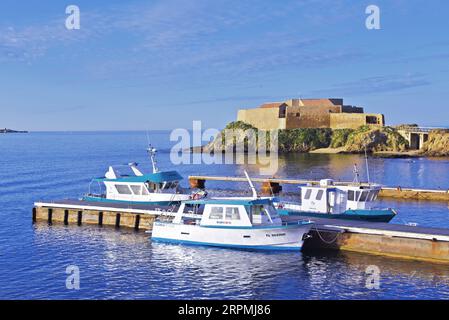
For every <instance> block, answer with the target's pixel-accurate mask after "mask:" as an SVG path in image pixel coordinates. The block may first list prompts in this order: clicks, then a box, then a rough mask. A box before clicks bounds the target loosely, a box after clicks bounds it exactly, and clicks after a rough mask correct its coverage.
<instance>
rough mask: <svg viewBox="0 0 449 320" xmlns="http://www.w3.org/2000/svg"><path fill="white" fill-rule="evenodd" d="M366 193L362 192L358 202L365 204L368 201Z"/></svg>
mask: <svg viewBox="0 0 449 320" xmlns="http://www.w3.org/2000/svg"><path fill="white" fill-rule="evenodd" d="M368 193H369V192H368V191H362V195H361V196H360V201H362V202H365V201H366V200H368Z"/></svg>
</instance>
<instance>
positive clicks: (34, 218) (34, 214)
mask: <svg viewBox="0 0 449 320" xmlns="http://www.w3.org/2000/svg"><path fill="white" fill-rule="evenodd" d="M35 222H36V207H33V223H35Z"/></svg>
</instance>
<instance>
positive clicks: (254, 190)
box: [243, 170, 259, 198]
mask: <svg viewBox="0 0 449 320" xmlns="http://www.w3.org/2000/svg"><path fill="white" fill-rule="evenodd" d="M243 172H244V173H245V176H246V180H248V183H249V187H250V188H251V191H252V192H253V198H259V196H258V195H257V191H256V188H254V185H253V182H252V181H251V178H250V177H249V175H248V172H246V170H243Z"/></svg>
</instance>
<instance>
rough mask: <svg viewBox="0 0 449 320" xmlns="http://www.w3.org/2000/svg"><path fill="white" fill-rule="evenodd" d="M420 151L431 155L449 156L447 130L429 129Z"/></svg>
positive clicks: (448, 131) (448, 132) (448, 135)
mask: <svg viewBox="0 0 449 320" xmlns="http://www.w3.org/2000/svg"><path fill="white" fill-rule="evenodd" d="M420 153H421V154H422V155H426V156H431V157H447V156H449V130H446V129H438V130H432V131H430V133H429V138H428V139H427V141H426V142H425V143H424V145H423V147H422V149H421V152H420Z"/></svg>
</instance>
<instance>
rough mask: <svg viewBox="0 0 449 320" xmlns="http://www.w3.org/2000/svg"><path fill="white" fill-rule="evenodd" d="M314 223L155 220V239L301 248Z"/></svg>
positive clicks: (173, 241)
mask: <svg viewBox="0 0 449 320" xmlns="http://www.w3.org/2000/svg"><path fill="white" fill-rule="evenodd" d="M311 227H312V223H301V224H293V225H287V226H279V227H252V228H239V227H235V228H232V227H204V226H199V225H185V224H174V223H170V222H167V223H166V222H155V223H154V226H153V231H152V237H151V239H152V241H156V242H168V243H180V244H190V245H203V246H214V247H225V248H235V249H249V250H290V251H291V250H293V251H300V250H301V248H302V245H303V242H304V239H305V235H307V234H308V232H309V231H310V228H311Z"/></svg>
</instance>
